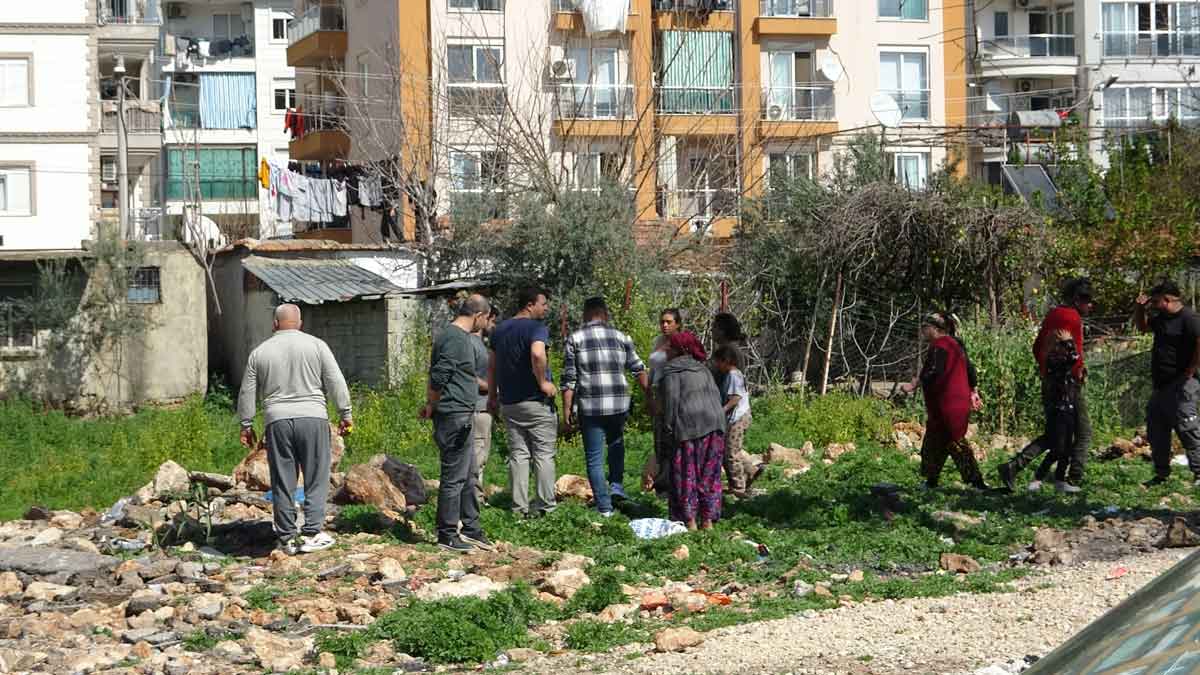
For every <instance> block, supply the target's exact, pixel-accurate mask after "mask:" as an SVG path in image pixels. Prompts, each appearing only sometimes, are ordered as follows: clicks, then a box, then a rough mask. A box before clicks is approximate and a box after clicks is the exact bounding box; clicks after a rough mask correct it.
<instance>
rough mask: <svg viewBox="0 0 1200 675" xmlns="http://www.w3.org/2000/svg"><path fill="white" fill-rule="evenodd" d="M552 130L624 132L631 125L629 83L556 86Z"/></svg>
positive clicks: (598, 133) (563, 132) (579, 133)
mask: <svg viewBox="0 0 1200 675" xmlns="http://www.w3.org/2000/svg"><path fill="white" fill-rule="evenodd" d="M554 93H555V102H554V130H555V132H556V133H558V134H559V135H560V136H567V135H576V136H623V135H625V134H626V133H628V132H629V131H630V130H632V129H633V127H634V119H635V118H636V117H637V115H635V114H634V111H633V105H634V98H633V87H632V86H630V85H604V84H576V83H569V84H560V85H557V86H556V88H555V92H554Z"/></svg>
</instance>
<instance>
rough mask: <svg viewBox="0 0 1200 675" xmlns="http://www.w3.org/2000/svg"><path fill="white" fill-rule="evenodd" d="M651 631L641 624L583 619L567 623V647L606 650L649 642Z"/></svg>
mask: <svg viewBox="0 0 1200 675" xmlns="http://www.w3.org/2000/svg"><path fill="white" fill-rule="evenodd" d="M650 638H651V633H650V631H649V630H647V629H646V628H644V627H642V626H641V625H640V624H628V623H623V622H620V621H618V622H616V623H604V622H602V621H594V620H590V619H583V620H580V621H575V622H574V623H571V624H568V625H567V633H566V637H565V642H566V644H567V647H568V648H570V649H575V650H578V651H581V652H606V651H608V650H610V649H612V648H614V647H620V646H621V645H627V644H630V643H633V642H647V641H649V640H650Z"/></svg>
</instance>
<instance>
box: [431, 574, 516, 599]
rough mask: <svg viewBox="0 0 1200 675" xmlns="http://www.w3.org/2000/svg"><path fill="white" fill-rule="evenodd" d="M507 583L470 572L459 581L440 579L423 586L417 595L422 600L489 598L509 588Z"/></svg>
mask: <svg viewBox="0 0 1200 675" xmlns="http://www.w3.org/2000/svg"><path fill="white" fill-rule="evenodd" d="M507 586H508V585H507V584H502V583H498V582H495V581H492V580H491V579H489V578H487V577H483V576H479V575H478V574H468V575H466V576H463V577H462V578H460V579H458V580H457V581H450V580H446V581H439V582H437V583H436V584H429V585H428V586H422V587H421V588H420V589H419V590H418V591H417V592H416V596H417V598H418V599H420V600H444V599H446V598H467V597H473V598H481V599H482V598H487V597H489V596H491V595H492V594H493V593H495V592H497V591H502V590H504V589H505V588H507Z"/></svg>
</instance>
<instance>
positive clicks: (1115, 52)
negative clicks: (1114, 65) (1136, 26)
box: [1103, 30, 1200, 59]
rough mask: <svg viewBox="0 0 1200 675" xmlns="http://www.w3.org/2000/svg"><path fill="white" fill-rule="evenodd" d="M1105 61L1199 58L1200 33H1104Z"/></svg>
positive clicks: (1195, 31)
mask: <svg viewBox="0 0 1200 675" xmlns="http://www.w3.org/2000/svg"><path fill="white" fill-rule="evenodd" d="M1103 39H1104V58H1116V59H1121V58H1124V59H1160V58H1179V57H1200V31H1197V30H1188V31H1176V32H1167V31H1136V32H1123V33H1117V32H1106V33H1104V38H1103Z"/></svg>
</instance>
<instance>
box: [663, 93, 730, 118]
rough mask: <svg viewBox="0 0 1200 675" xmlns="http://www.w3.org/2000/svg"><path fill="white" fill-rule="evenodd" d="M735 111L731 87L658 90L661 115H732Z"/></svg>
mask: <svg viewBox="0 0 1200 675" xmlns="http://www.w3.org/2000/svg"><path fill="white" fill-rule="evenodd" d="M736 109H737V92H736V90H735V89H734V88H733V87H732V86H730V87H659V88H658V112H659V113H661V114H663V115H710V114H732V113H733V112H734V111H735V110H736Z"/></svg>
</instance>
